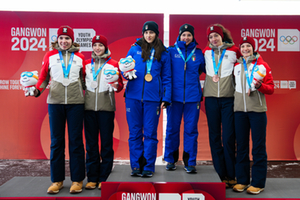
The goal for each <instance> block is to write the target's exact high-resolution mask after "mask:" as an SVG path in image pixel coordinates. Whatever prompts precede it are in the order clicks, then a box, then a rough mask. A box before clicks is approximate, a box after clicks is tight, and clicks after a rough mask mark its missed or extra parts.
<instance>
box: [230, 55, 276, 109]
mask: <svg viewBox="0 0 300 200" xmlns="http://www.w3.org/2000/svg"><path fill="white" fill-rule="evenodd" d="M256 59H257V66H259V65H263V66H264V67H265V68H266V76H265V77H264V78H263V82H262V84H261V86H260V87H259V88H258V89H255V90H254V91H251V93H250V96H248V91H249V84H248V82H247V79H246V75H245V69H244V65H243V57H241V58H239V59H238V60H237V63H236V64H235V67H234V76H235V83H236V86H235V95H234V97H235V98H234V111H235V112H237V111H241V112H266V111H267V104H266V98H265V94H269V95H271V94H273V93H274V82H273V76H272V72H271V68H270V67H269V65H268V64H267V63H266V62H265V61H264V60H263V59H262V57H261V56H260V55H259V54H258V53H255V55H252V56H250V57H249V59H248V60H247V62H246V64H247V70H248V74H249V75H250V74H251V72H252V70H253V66H254V64H255V62H256Z"/></svg>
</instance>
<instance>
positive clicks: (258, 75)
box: [251, 65, 266, 91]
mask: <svg viewBox="0 0 300 200" xmlns="http://www.w3.org/2000/svg"><path fill="white" fill-rule="evenodd" d="M265 76H266V68H265V67H264V66H263V65H258V66H256V67H255V68H254V72H253V81H252V83H251V90H252V91H253V90H255V84H256V83H257V81H260V80H262V79H263V78H264V77H265Z"/></svg>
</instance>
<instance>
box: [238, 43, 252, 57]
mask: <svg viewBox="0 0 300 200" xmlns="http://www.w3.org/2000/svg"><path fill="white" fill-rule="evenodd" d="M240 49H241V54H242V55H243V57H244V58H248V57H249V56H251V55H253V47H252V45H251V44H250V43H243V44H242V45H241V47H240Z"/></svg>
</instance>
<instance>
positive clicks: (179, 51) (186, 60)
mask: <svg viewBox="0 0 300 200" xmlns="http://www.w3.org/2000/svg"><path fill="white" fill-rule="evenodd" d="M175 47H176V49H177V51H178V53H179V54H180V56H181V58H182V59H183V61H184V62H185V63H187V62H188V61H189V59H190V58H191V57H192V56H193V54H194V53H195V51H196V47H195V48H194V49H193V51H192V52H191V53H190V55H189V56H188V57H187V59H185V58H184V56H183V54H182V52H181V50H180V49H179V47H178V45H177V43H175Z"/></svg>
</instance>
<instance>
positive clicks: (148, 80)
mask: <svg viewBox="0 0 300 200" xmlns="http://www.w3.org/2000/svg"><path fill="white" fill-rule="evenodd" d="M145 80H146V81H147V82H150V81H152V75H151V74H146V75H145Z"/></svg>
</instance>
